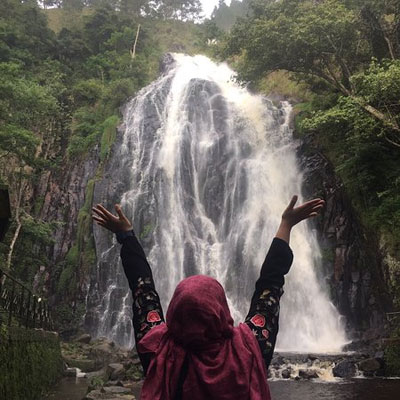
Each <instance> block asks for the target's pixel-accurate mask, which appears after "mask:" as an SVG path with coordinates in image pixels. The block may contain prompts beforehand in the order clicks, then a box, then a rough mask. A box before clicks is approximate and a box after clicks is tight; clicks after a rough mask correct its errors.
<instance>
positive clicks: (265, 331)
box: [261, 329, 269, 339]
mask: <svg viewBox="0 0 400 400" xmlns="http://www.w3.org/2000/svg"><path fill="white" fill-rule="evenodd" d="M261 333H262V335H263V336H264V337H265V339H268V337H269V332H268V331H267V330H266V329H263V330H262V331H261Z"/></svg>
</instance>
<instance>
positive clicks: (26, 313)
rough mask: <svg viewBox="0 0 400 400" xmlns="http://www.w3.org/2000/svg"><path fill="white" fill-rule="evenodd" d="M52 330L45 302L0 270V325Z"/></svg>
mask: <svg viewBox="0 0 400 400" xmlns="http://www.w3.org/2000/svg"><path fill="white" fill-rule="evenodd" d="M14 322H16V323H17V324H18V325H19V326H24V327H26V328H43V329H45V330H52V329H53V323H52V320H51V316H50V312H49V307H48V304H47V301H46V300H45V299H43V298H42V297H40V296H38V295H35V294H34V293H33V292H32V290H31V289H30V288H28V287H27V286H26V285H24V284H23V283H22V282H20V281H19V280H18V279H15V278H14V277H13V276H12V275H10V274H9V273H8V272H6V271H5V270H4V269H2V268H0V325H1V324H6V325H8V326H11V325H12V324H13V323H14Z"/></svg>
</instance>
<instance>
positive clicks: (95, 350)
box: [89, 339, 116, 365]
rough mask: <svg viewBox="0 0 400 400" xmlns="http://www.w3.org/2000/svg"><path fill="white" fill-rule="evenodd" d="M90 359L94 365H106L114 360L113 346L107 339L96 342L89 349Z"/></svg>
mask: <svg viewBox="0 0 400 400" xmlns="http://www.w3.org/2000/svg"><path fill="white" fill-rule="evenodd" d="M89 354H90V357H91V358H92V359H93V360H95V361H96V364H97V365H98V364H102V365H105V364H108V363H109V362H110V361H112V360H114V359H115V358H116V351H115V344H114V342H111V341H109V340H107V339H102V340H99V341H96V342H95V343H94V344H93V345H92V348H91V349H90V353H89Z"/></svg>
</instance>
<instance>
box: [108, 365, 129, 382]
mask: <svg viewBox="0 0 400 400" xmlns="http://www.w3.org/2000/svg"><path fill="white" fill-rule="evenodd" d="M107 374H108V376H109V379H110V380H113V381H116V380H118V379H123V378H124V377H125V368H124V366H123V365H122V364H119V363H113V364H108V367H107Z"/></svg>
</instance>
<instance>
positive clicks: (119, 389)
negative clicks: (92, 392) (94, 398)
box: [102, 386, 132, 394]
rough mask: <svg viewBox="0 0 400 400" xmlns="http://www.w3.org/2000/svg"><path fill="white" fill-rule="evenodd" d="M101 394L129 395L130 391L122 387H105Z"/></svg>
mask: <svg viewBox="0 0 400 400" xmlns="http://www.w3.org/2000/svg"><path fill="white" fill-rule="evenodd" d="M102 392H103V393H107V394H131V393H132V392H131V389H129V388H126V387H122V386H105V387H103V388H102Z"/></svg>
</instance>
